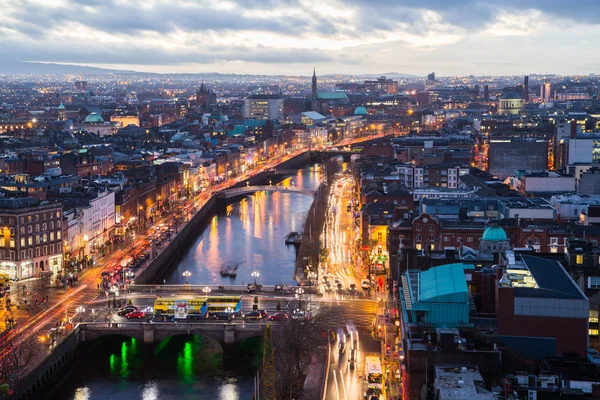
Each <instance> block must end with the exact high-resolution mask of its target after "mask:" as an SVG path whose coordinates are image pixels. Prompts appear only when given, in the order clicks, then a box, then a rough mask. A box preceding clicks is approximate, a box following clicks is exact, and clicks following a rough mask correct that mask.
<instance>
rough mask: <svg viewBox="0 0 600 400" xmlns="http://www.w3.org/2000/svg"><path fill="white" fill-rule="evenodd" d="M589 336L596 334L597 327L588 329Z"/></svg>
mask: <svg viewBox="0 0 600 400" xmlns="http://www.w3.org/2000/svg"><path fill="white" fill-rule="evenodd" d="M588 333H589V334H590V336H598V329H588Z"/></svg>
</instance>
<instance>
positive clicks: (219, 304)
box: [154, 296, 242, 319]
mask: <svg viewBox="0 0 600 400" xmlns="http://www.w3.org/2000/svg"><path fill="white" fill-rule="evenodd" d="M241 310H242V297H241V296H205V297H194V298H179V299H177V298H175V299H166V298H162V299H156V300H154V315H155V316H156V317H157V318H162V317H165V318H168V319H204V318H206V317H207V316H209V315H210V314H212V313H217V312H231V313H232V314H239V313H241Z"/></svg>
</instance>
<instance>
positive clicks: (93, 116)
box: [84, 112, 104, 123]
mask: <svg viewBox="0 0 600 400" xmlns="http://www.w3.org/2000/svg"><path fill="white" fill-rule="evenodd" d="M84 122H88V123H101V122H104V119H103V118H102V117H101V116H100V115H99V114H97V113H95V112H93V113H90V114H89V115H88V116H87V117H85V120H84Z"/></svg>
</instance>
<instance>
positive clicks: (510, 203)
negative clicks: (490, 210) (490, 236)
mask: <svg viewBox="0 0 600 400" xmlns="http://www.w3.org/2000/svg"><path fill="white" fill-rule="evenodd" d="M498 212H499V217H500V218H501V219H503V218H515V219H530V220H555V219H556V217H557V212H556V209H555V208H554V207H553V206H552V204H550V202H549V201H548V200H546V199H542V198H538V197H533V198H510V199H502V200H500V201H499V202H498Z"/></svg>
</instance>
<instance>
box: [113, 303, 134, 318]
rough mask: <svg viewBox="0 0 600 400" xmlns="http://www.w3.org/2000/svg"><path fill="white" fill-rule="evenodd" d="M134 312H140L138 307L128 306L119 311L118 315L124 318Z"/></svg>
mask: <svg viewBox="0 0 600 400" xmlns="http://www.w3.org/2000/svg"><path fill="white" fill-rule="evenodd" d="M134 311H138V308H137V307H136V306H132V305H128V306H125V307H123V308H120V309H119V311H117V315H119V316H121V317H122V316H123V315H127V314H129V313H132V312H134Z"/></svg>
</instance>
